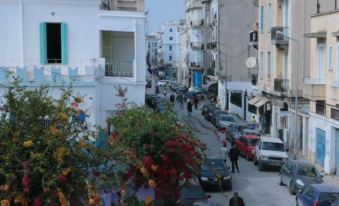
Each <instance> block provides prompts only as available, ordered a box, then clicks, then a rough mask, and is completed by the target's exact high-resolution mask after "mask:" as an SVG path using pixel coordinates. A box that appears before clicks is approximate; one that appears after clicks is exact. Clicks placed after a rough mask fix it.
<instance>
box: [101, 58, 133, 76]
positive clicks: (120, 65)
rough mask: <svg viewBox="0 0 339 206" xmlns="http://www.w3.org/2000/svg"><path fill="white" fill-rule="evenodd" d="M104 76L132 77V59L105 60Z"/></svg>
mask: <svg viewBox="0 0 339 206" xmlns="http://www.w3.org/2000/svg"><path fill="white" fill-rule="evenodd" d="M105 76H109V77H133V61H128V62H109V61H108V62H106V63H105Z"/></svg>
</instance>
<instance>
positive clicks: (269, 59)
mask: <svg viewBox="0 0 339 206" xmlns="http://www.w3.org/2000/svg"><path fill="white" fill-rule="evenodd" d="M271 69H272V56H271V52H267V77H268V78H270V77H271Z"/></svg>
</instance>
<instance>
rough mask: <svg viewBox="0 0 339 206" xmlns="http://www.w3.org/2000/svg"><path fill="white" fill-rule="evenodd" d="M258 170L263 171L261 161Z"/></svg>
mask: <svg viewBox="0 0 339 206" xmlns="http://www.w3.org/2000/svg"><path fill="white" fill-rule="evenodd" d="M258 169H259V171H264V165H263V163H262V162H261V161H260V162H259V165H258Z"/></svg>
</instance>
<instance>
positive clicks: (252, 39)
mask: <svg viewBox="0 0 339 206" xmlns="http://www.w3.org/2000/svg"><path fill="white" fill-rule="evenodd" d="M250 44H251V45H252V46H253V47H254V48H255V49H257V48H258V31H251V32H250Z"/></svg>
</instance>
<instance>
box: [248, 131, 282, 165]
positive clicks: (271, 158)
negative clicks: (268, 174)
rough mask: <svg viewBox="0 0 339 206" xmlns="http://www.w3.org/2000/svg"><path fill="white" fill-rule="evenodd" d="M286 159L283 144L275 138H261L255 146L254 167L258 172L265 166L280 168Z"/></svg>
mask: <svg viewBox="0 0 339 206" xmlns="http://www.w3.org/2000/svg"><path fill="white" fill-rule="evenodd" d="M287 159H288V155H287V152H286V148H285V144H284V143H283V142H282V141H281V140H280V139H279V138H276V137H261V138H260V140H259V141H258V143H257V145H256V146H255V153H254V161H253V162H254V165H258V169H259V171H263V170H264V168H265V166H277V167H281V166H282V165H283V164H284V163H285V161H286V160H287Z"/></svg>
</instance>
